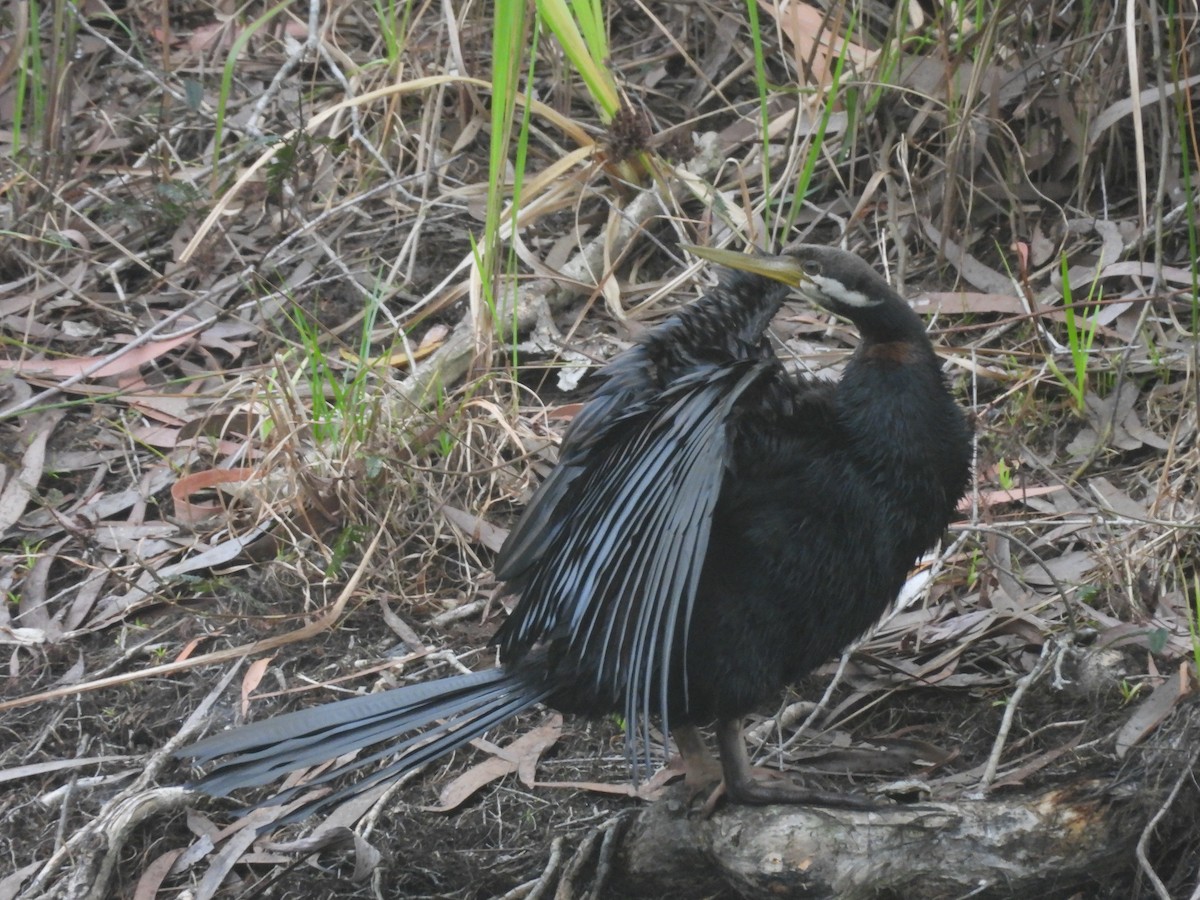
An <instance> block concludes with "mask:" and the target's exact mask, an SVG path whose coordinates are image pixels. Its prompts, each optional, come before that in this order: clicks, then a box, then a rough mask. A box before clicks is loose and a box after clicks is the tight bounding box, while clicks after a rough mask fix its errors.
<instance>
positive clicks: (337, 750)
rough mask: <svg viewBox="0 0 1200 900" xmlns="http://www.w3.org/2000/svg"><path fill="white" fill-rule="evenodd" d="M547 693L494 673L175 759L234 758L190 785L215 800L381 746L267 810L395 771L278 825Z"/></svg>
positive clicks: (287, 720)
mask: <svg viewBox="0 0 1200 900" xmlns="http://www.w3.org/2000/svg"><path fill="white" fill-rule="evenodd" d="M549 693H550V691H549V690H548V689H546V688H545V687H543V686H541V685H538V684H534V683H531V682H530V681H529V680H528V679H522V678H520V677H518V676H517V675H515V674H513V673H512V672H509V671H506V670H505V669H504V668H503V667H501V668H496V669H490V670H488V671H486V672H475V673H472V674H469V675H458V676H455V677H452V678H443V679H439V680H437V681H430V682H425V683H423V684H415V685H411V686H409V687H402V688H397V689H395V690H391V691H385V692H383V693H380V694H369V695H367V696H365V697H352V698H351V699H349V700H338V701H336V702H334V703H327V704H325V705H324V706H317V707H313V708H312V709H302V710H298V711H296V712H291V713H287V714H285V715H282V716H276V717H273V718H270V719H264V720H263V721H261V722H254V723H252V724H250V725H245V726H243V727H241V728H235V729H232V730H230V731H225V732H221V733H220V734H214V735H210V736H209V737H207V738H204V739H203V740H201V741H198V742H196V743H195V744H192V745H191V746H189V747H185V748H184V749H182V750H180V751H178V752H177V753H176V755H177V756H181V757H188V758H191V759H194V760H195V761H196V762H197V763H205V762H208V761H209V760H212V759H216V758H217V757H219V756H227V755H229V754H234V755H233V756H232V758H231V759H228V760H226V761H225V762H222V763H220V764H219V765H218V766H217V767H216V768H215V769H213V771H212V772H210V773H208V774H207V775H205V776H204V777H203V778H201V779H200V780H199V781H198V782H196V783H194V784H193V785H191V786H192V787H195V788H197V789H199V790H201V791H204V792H205V793H206V794H211V795H212V796H215V797H222V796H224V795H226V794H228V793H229V792H230V791H234V790H237V789H238V788H244V787H253V786H255V785H260V784H266V783H267V782H270V781H273V780H275V779H276V778H278V777H279V776H280V775H282V774H283V773H285V772H289V771H291V770H293V769H298V768H301V767H303V766H311V765H315V764H316V763H320V762H324V761H326V760H330V759H334V758H335V757H338V756H341V755H342V754H344V753H349V752H351V751H353V750H358V749H362V748H366V747H373V746H374V745H376V744H380V743H383V742H385V741H386V742H388V744H387V746H385V747H383V748H381V749H379V750H376V751H374V752H371V753H369V754H367V755H366V756H364V757H363V758H361V759H356V760H355V761H354V762H353V763H351V764H350V765H348V766H343V767H341V768H338V769H336V770H333V771H331V772H328V773H326V774H324V775H322V776H321V777H319V778H316V779H313V780H311V781H308V782H305V783H304V784H301V785H297V786H296V787H293V788H289V789H288V790H286V791H282V792H280V793H279V794H277V795H275V796H274V797H272V798H271V799H270V801H269V802H270V804H271V805H272V806H274V805H277V804H283V803H287V802H289V801H290V800H291V799H292V798H294V797H295V796H296V795H297V794H298V793H300V792H301V791H308V790H311V789H312V788H314V787H317V786H319V785H322V784H326V783H327V782H329V781H332V780H333V779H335V778H336V779H341V778H342V777H343V776H344V775H345V774H346V773H348V772H352V771H355V770H357V769H361V768H363V767H365V766H369V765H371V764H373V763H375V762H377V761H379V760H381V759H384V758H386V757H388V756H392V755H396V754H399V758H398V759H396V760H395V761H394V762H392V763H390V764H388V765H386V766H384V767H383V768H382V769H379V770H378V771H375V772H372V773H371V774H370V775H368V776H367V777H366V778H363V779H361V780H359V781H356V782H354V783H352V784H347V785H344V786H342V787H339V788H337V789H336V790H334V791H332V792H331V793H329V794H327V795H325V796H322V797H320V798H317V799H316V800H313V801H311V802H309V803H306V804H304V805H303V806H301V807H300V808H298V809H296V810H294V811H293V812H292V813H290V814H289V815H288V817H287V818H286V819H284V820H280V821H279V822H277V823H276V824H283V822H285V821H297V820H299V819H302V818H304V817H305V816H308V815H310V814H311V813H314V812H316V811H317V810H319V809H322V808H325V807H327V806H330V805H332V804H334V803H338V802H340V801H342V800H345V799H348V798H350V797H354V796H357V795H358V794H360V793H362V792H363V791H365V790H367V789H368V788H371V787H373V786H374V785H376V784H379V783H380V782H383V781H389V780H393V779H396V778H399V777H400V776H401V775H403V774H404V773H405V772H408V771H410V770H412V769H415V768H416V767H417V766H420V765H423V764H424V763H427V762H430V761H432V760H435V759H437V758H439V757H441V756H444V755H445V754H447V753H450V752H451V751H453V750H455V749H457V748H459V747H461V746H462V745H463V744H465V743H467V742H468V741H471V740H474V739H475V738H477V737H479V736H480V735H482V734H483V733H484V732H486V731H488V730H489V729H491V728H493V727H495V726H496V725H499V724H500V723H502V722H504V721H505V720H506V719H509V718H511V717H513V716H515V715H517V714H518V713H520V712H522V711H523V710H526V709H528V708H529V707H531V706H533V705H535V704H536V703H538V702H540V701H541V700H543V699H545V697H546V696H547V695H548V694H549ZM398 738H402V740H401V741H400V742H399V743H392V742H393V741H395V740H396V739H398ZM260 805H261V804H260Z"/></svg>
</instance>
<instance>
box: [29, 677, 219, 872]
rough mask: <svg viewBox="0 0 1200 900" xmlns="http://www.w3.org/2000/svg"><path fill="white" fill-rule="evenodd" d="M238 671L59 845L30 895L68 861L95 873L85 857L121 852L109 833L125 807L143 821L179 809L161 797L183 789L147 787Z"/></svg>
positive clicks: (173, 799)
mask: <svg viewBox="0 0 1200 900" xmlns="http://www.w3.org/2000/svg"><path fill="white" fill-rule="evenodd" d="M237 671H238V668H237V666H233V667H231V668H230V669H229V671H228V672H226V673H225V674H224V675H222V676H221V680H220V681H219V682H217V686H216V687H215V688H213V689H212V690H211V691H210V692H209V694H208V696H207V697H205V698H204V700H203V701H202V702H201V703H200V705H199V706H198V707H197V708H196V710H195V711H194V712H193V713H192V714H191V715H190V716H188V718H187V721H185V722H184V723H183V725H182V726H181V727H180V729H179V730H178V731H177V732H176V733H175V736H174V737H173V738H171V740H169V741H168V742H167V743H166V744H165V745H164V746H163V747H162V748H160V749H159V751H158V752H156V753H155V754H154V757H153V758H152V759H151V760H150V761H149V762H148V763H147V764H146V766H145V768H144V771H143V772H142V774H141V775H139V776H138V778H137V780H136V781H134V782H133V784H131V785H130V786H129V787H128V788H126V789H125V790H123V791H121V793H120V794H118V795H117V796H116V797H114V798H113V799H111V800H109V801H108V802H107V803H105V804H104V806H103V807H102V808H101V810H100V812H99V813H98V814H97V815H95V816H94V817H93V818H92V820H91V822H90V823H89V824H88V825H87V826H85V827H83V828H80V829H77V830H76V831H75V833H74V834H72V835H71V836H70V837H69V838H66V839H65V840H63V841H60V842H59V846H58V849H57V850H56V851H55V852H54V853H53V854H52V855H51V856H50V858H49V859H48V860H46V862H45V863H44V864H43V865H42V867H41V869H40V870H39V871H38V873H37V875H36V876H35V877H34V879H33V880H32V881H31V882H30V883H29V885H28V887H27V888H26V890H27V891H35V890H37V891H41V890H46V889H47V888H48V887H49V882H50V880H51V879H52V878H53V877H54V876H55V874H56V873H57V872H58V870H59V869H60V868H61V867H62V865H63V863H64V862H66V861H67V860H68V859H69V860H72V861H73V868H75V869H80V868H86V869H87V870H88V871H92V870H93V868H94V867H93V866H91V865H87V866H85V865H84V864H83V862H81V861H82V860H83V859H84V858H85V857H87V858H89V859H90V858H92V857H94V856H95V854H96V853H97V852H98V850H99V848H100V847H102V846H104V847H106V848H107V850H106V852H107V853H108V854H110V855H111V854H112V853H113V852H114V850H115V849H119V848H117V847H116V846H115V841H114V838H113V836H112V832H110V831H108V830H107V829H108V825H109V824H110V823H111V822H113V821H115V820H116V819H117V817H118V813H119V811H120V810H121V809H124V808H126V807H125V804H131V806H130V807H129V808H135V809H141V810H142V813H141V816H142V818H145V816H147V815H149V814H150V813H152V812H154V811H155V810H156V809H157V803H158V802H159V801H161V802H162V804H163V808H164V810H165V809H170V808H172V807H174V806H175V805H177V802H178V798H177V797H176V795H175V794H174V793H161V791H168V792H170V791H182V790H183V788H178V787H173V788H161V789H155V790H151V791H148V792H147V785H148V784H149V782H151V781H153V780H154V779H155V778H157V777H158V773H159V771H160V770H161V769H162V767H163V765H164V764H165V762H166V760H168V759H169V758H170V756H171V752H172V751H173V750H174V748H175V747H177V746H179V745H180V744H181V743H183V742H184V741H185V740H187V739H188V738H189V737H190V736H191V734H192V732H194V731H195V730H196V729H197V728H199V727H200V725H201V724H202V723H203V722H204V721H205V719H206V718H207V717H208V711H209V709H211V708H212V705H213V704H214V703H215V702H216V701H217V698H218V697H220V696H221V695H222V694H223V693H224V692H225V688H227V687H228V686H229V682H230V681H232V680H233V676H234V675H235V674H236V673H237ZM143 795H145V796H148V797H149V798H151V800H150V802H149V803H148V804H147V803H146V802H144V798H143ZM69 809H70V800H69V798H64V799H63V804H62V814H63V816H64V817H66V816H67V815H68V811H69ZM98 834H105V835H107V838H106V841H97V839H96V838H97V835H98ZM101 868H103V865H101ZM110 874H111V873H110ZM102 877H103V876H102V875H97V876H96V877H95V878H94V879H93V881H92V888H93V889H94V888H95V887H96V886H97V885H98V884H99V882H100V881H101V879H102ZM104 883H105V884H106V883H107V878H104Z"/></svg>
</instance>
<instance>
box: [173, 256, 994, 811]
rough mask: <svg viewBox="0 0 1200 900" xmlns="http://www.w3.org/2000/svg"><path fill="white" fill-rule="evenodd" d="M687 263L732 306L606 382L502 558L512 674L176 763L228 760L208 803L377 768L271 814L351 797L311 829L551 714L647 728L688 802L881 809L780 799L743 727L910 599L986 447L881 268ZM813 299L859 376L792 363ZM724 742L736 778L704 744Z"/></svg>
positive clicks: (386, 696) (672, 332) (506, 650)
mask: <svg viewBox="0 0 1200 900" xmlns="http://www.w3.org/2000/svg"><path fill="white" fill-rule="evenodd" d="M685 247H686V249H688V250H689V251H690V252H692V253H693V254H695V255H697V256H699V257H701V258H703V259H706V260H708V261H710V262H714V263H717V264H718V266H719V267H721V268H720V269H719V272H720V274H719V278H718V281H717V285H716V286H715V287H714V288H712V289H710V290H708V291H707V292H706V293H705V294H704V295H703V296H702V297H701V298H700V299H698V300H696V301H694V302H692V303H690V304H687V305H684V306H682V307H680V308H679V310H678V311H676V312H675V313H674V314H672V315H671V316H670V317H668V318H666V319H664V320H663V321H662V322H660V323H658V324H657V325H655V326H653V327H650V328H648V329H646V331H645V332H644V333H643V334H642V335H641V336H640V337H639V338H638V339H637V340H636V342H635V343H634V344H633V346H631V347H630V348H628V349H627V350H625V351H623V352H622V353H620V354H618V355H617V356H615V357H614V358H613V359H612V360H610V361H609V362H608V363H607V364H606V365H605V366H604V367H602V369H601V370H600V372H599V376H598V386H597V387H596V388H595V389H594V391H593V392H592V394H591V396H590V398H589V399H588V400H587V401H586V402H585V403H584V404H583V405H582V406H581V408H580V409H579V411H578V413H577V414H576V416H575V417H574V419H573V420H572V421H571V423H570V425H569V426H568V428H567V430H566V433H565V435H564V437H563V440H562V444H561V447H560V452H559V459H558V462H557V464H556V466H555V467H554V468H553V469H552V470H551V471H550V473H549V475H548V476H547V477H546V478H545V480H544V481H543V482H542V484H541V485H540V487H539V488H538V490H537V491H536V492H535V494H534V496H533V497H532V499H531V500H530V502H529V503H528V505H527V506H526V508H525V510H524V512H523V514H522V515H521V517H520V518H519V520H518V521H517V523H516V525H515V526H514V527H513V528H512V530H511V531H510V533H509V534H508V536H507V538H506V540H505V541H504V543H503V545H502V547H501V549H500V551H499V553H498V556H497V560H496V565H495V570H494V571H495V575H496V577H497V580H498V582H500V583H501V584H502V585H503V586H504V590H505V592H506V593H508V594H511V595H515V596H517V597H518V598H519V599H518V600H517V603H516V605H515V607H514V608H513V610H512V612H511V613H510V615H509V616H508V617H507V619H506V620H505V621H504V622H503V623H502V624H501V625H500V626H499V628H498V630H497V632H496V634H495V636H494V637H493V643H494V644H495V646H496V647H497V649H498V656H499V662H498V664H497V665H496V666H494V667H492V668H489V669H485V670H482V671H478V672H473V673H470V674H463V675H456V676H451V677H447V678H442V679H438V680H433V681H428V682H423V683H418V684H413V685H407V686H403V687H399V688H394V689H391V690H387V691H383V692H379V693H373V694H368V695H363V696H358V697H353V698H350V699H344V700H338V701H335V702H332V703H328V704H325V705H321V706H316V707H312V708H307V709H302V710H298V711H294V712H289V713H285V714H282V715H278V716H275V717H272V718H267V719H264V720H261V721H258V722H253V723H250V724H247V725H242V726H240V727H237V728H234V729H231V730H228V731H223V732H218V733H215V734H213V735H210V736H208V737H205V738H203V739H201V740H200V741H198V742H197V743H194V744H192V745H191V746H190V747H187V748H184V749H183V750H180V751H178V752H177V755H179V756H181V757H185V758H189V759H191V760H192V761H193V762H194V763H195V764H206V763H208V762H210V761H212V760H215V759H218V758H222V757H224V759H222V760H221V762H219V764H218V765H217V766H216V768H214V769H213V770H212V771H210V772H209V773H208V774H206V775H204V776H203V777H202V778H201V779H200V780H199V781H198V782H195V784H194V786H195V787H197V788H199V789H200V790H202V791H204V792H206V793H208V794H211V795H214V796H224V795H227V794H229V793H230V792H232V791H234V790H237V789H241V788H246V787H251V786H258V785H263V784H267V783H269V782H272V781H275V780H276V779H277V778H279V777H280V776H282V775H283V774H284V773H286V772H289V771H292V770H295V769H298V768H301V767H305V766H310V765H314V764H316V763H320V762H324V761H326V760H330V759H333V758H335V757H338V756H342V755H343V754H347V753H349V752H351V751H364V752H363V753H362V754H361V755H360V756H358V757H357V758H355V759H354V761H353V762H352V763H350V764H349V765H348V766H344V767H342V768H341V769H339V770H337V771H332V772H328V773H325V774H321V775H319V776H317V777H316V778H314V779H312V780H309V781H306V782H303V783H301V784H298V785H296V786H294V787H291V788H289V789H286V790H284V791H282V792H280V793H278V794H276V795H275V796H274V797H272V798H270V799H269V801H267V802H269V803H270V804H272V805H274V804H282V803H287V802H290V801H291V800H293V799H294V798H296V797H297V796H298V795H299V794H300V793H301V792H302V791H304V792H309V791H312V789H313V788H315V787H323V786H324V785H325V784H327V783H329V782H331V781H333V780H334V779H338V783H337V784H336V785H334V786H333V787H332V788H330V789H327V790H326V791H325V792H324V793H322V792H315V793H312V794H309V793H306V794H305V796H306V797H308V798H310V799H307V800H305V801H304V802H301V803H299V804H298V805H297V808H296V809H295V810H294V811H293V812H291V813H290V814H289V815H288V816H286V817H284V818H281V819H280V820H279V821H278V822H277V823H276V824H282V823H283V822H291V821H297V820H299V819H301V818H303V817H304V816H307V815H309V814H311V813H313V812H316V811H318V810H320V809H323V808H326V807H328V806H330V805H332V804H335V803H338V802H340V801H342V800H344V799H347V798H348V797H352V796H356V795H358V794H359V793H361V792H363V791H365V790H367V789H369V788H370V787H372V786H374V785H376V784H379V783H381V782H386V781H390V780H394V779H396V778H399V777H400V776H401V775H402V774H404V773H406V772H408V771H410V770H412V769H414V768H416V767H417V766H420V765H422V764H424V763H426V762H429V761H432V760H435V759H437V758H440V757H442V756H444V755H446V754H448V753H450V752H451V751H453V750H454V749H456V748H458V747H461V746H463V745H464V744H466V743H467V742H469V741H471V740H473V739H475V738H478V737H479V736H481V735H482V734H484V733H485V732H486V731H488V730H489V729H491V728H493V727H495V726H496V725H498V724H500V723H502V722H503V721H505V720H506V719H509V718H511V717H513V716H515V715H516V714H518V713H520V712H522V711H524V710H527V709H529V708H531V707H534V706H536V705H537V704H545V705H547V706H549V707H552V708H555V709H557V710H560V711H562V712H564V713H574V714H582V715H585V716H591V717H600V716H608V715H614V714H615V715H617V716H619V717H622V718H623V720H624V723H625V728H626V741H627V747H628V748H629V756H630V760H631V765H632V766H633V769H634V774H635V777H636V776H637V773H638V771H639V769H640V768H642V766H643V765H645V764H647V763H648V762H649V755H648V754H649V749H648V748H649V746H650V743H651V742H650V736H651V732H650V729H651V727H652V723H653V721H654V720H655V719H656V718H657V719H658V720H659V722H660V723H661V728H662V731H663V733H664V734H666V733H670V734H671V735H672V737H673V738H674V740H675V744H676V746H677V748H678V750H679V752H680V755H681V757H682V759H683V762H684V764H685V767H686V770H687V777H688V781H689V783H694V784H700V783H703V782H704V781H705V780H706V779H710V778H713V779H715V778H716V777H717V776H719V779H720V782H721V784H722V788H720V789H719V790H723V794H724V796H725V797H727V798H728V800H729V801H731V802H734V803H745V804H768V803H807V804H814V805H824V806H847V807H851V808H854V807H858V806H870V803H869V801H866V800H864V799H862V798H859V797H858V796H857V795H854V794H850V793H841V792H835V791H817V790H812V789H810V788H808V787H807V786H805V785H804V784H801V783H799V782H796V781H792V780H790V779H786V778H780V777H774V778H772V777H763V773H761V772H759V771H758V770H755V769H754V768H752V767H751V765H750V760H749V757H748V754H747V752H746V748H745V744H744V740H743V735H742V723H743V721H744V718H745V717H746V716H747V714H749V713H750V712H752V711H753V710H754V709H755V708H756V707H758V706H760V705H761V704H762V703H763V702H764V701H766V700H768V699H770V698H772V697H774V696H778V694H779V693H780V692H781V691H782V690H783V689H784V688H786V687H787V686H788V685H790V684H792V683H794V682H796V681H797V680H799V679H800V678H802V677H803V676H805V675H807V674H808V673H810V672H811V671H813V670H814V669H815V668H816V667H817V666H819V665H820V664H821V663H823V662H825V661H826V660H827V659H829V658H830V657H832V656H835V655H836V654H838V653H839V652H841V651H842V650H843V649H844V648H845V647H846V646H847V645H848V644H849V643H850V642H852V641H853V640H854V639H855V638H856V637H858V636H859V635H861V634H862V633H863V632H864V631H865V630H866V629H867V628H869V627H870V626H871V625H872V624H873V623H874V622H876V621H877V620H878V619H879V618H880V616H881V615H882V614H883V613H884V612H885V611H886V609H887V607H888V605H889V604H890V603H891V602H892V601H893V600H895V598H896V597H897V595H898V593H899V591H900V589H901V587H902V586H903V584H904V582H905V580H906V578H907V576H908V573H909V572H910V570H911V568H912V566H913V565H914V563H915V562H916V561H917V560H918V559H919V558H920V557H921V555H922V554H924V553H925V552H927V551H928V550H930V549H931V548H933V547H935V546H936V545H937V543H938V541H939V540H940V539H941V537H942V535H943V534H944V532H945V530H946V528H947V526H948V524H949V523H950V521H951V520H952V518H953V516H954V512H955V509H956V506H957V504H958V501H959V499H960V498H961V497H962V496H963V494H964V493H965V491H966V489H967V487H968V483H969V481H970V477H971V434H970V429H969V427H968V423H967V420H966V417H965V414H964V412H963V410H962V409H961V407H960V406H959V405H958V404H957V403H956V401H955V400H954V397H953V395H952V393H951V391H950V388H949V385H948V382H947V379H946V376H945V374H944V372H943V369H942V365H941V362H940V360H939V358H938V356H937V353H936V352H935V350H934V347H933V344H932V343H931V341H930V339H929V337H928V335H927V334H926V330H925V327H924V324H923V322H922V320H921V318H920V317H919V316H918V315H917V314H916V313H915V312H914V311H913V310H912V308H911V307H910V306H909V305H908V303H907V302H906V301H905V300H904V299H903V298H902V297H901V296H900V295H899V294H898V293H897V292H896V291H895V290H893V288H892V287H891V286H890V285H889V283H888V282H887V280H886V279H884V278H883V277H882V276H881V275H880V274H879V273H878V272H877V271H876V270H875V269H874V268H873V267H872V266H871V265H869V264H868V263H867V262H865V261H864V260H863V259H862V258H860V257H859V256H858V255H856V254H854V253H852V252H849V251H846V250H842V249H839V248H835V247H830V246H825V245H817V244H808V243H797V244H792V245H790V246H788V247H786V248H784V249H783V250H782V251H781V252H779V253H777V254H765V253H750V254H748V253H741V252H737V251H733V250H727V249H716V248H706V247H694V246H691V245H685ZM793 294H799V295H800V297H801V298H802V299H805V300H808V301H810V302H812V303H815V304H816V305H818V306H819V307H821V308H823V309H825V310H827V311H828V312H830V313H833V314H835V315H837V316H839V317H842V318H845V319H847V320H849V321H850V323H851V324H852V325H853V326H855V328H856V329H857V331H858V334H859V343H858V345H857V348H856V349H855V351H854V352H853V354H852V355H851V357H850V358H849V360H848V362H847V363H846V365H845V367H844V369H843V372H842V374H841V377H840V379H838V380H836V381H828V380H819V379H812V378H808V377H804V376H800V375H796V374H793V373H791V372H789V371H788V370H787V368H786V367H785V366H784V364H783V363H782V361H781V360H780V359H779V358H778V357H777V356H776V354H775V352H774V351H773V349H772V347H771V344H770V341H769V338H768V335H767V332H768V328H769V325H770V323H771V321H772V319H773V318H774V317H775V315H776V314H777V313H778V312H779V311H780V309H781V307H782V305H783V303H784V302H785V300H787V299H788V298H789V297H790V296H792V295H793ZM713 723H715V731H716V741H717V746H718V750H719V758H720V761H719V764H718V762H717V761H716V760H715V759H714V758H713V756H712V755H711V753H710V752H709V751H708V749H707V746H706V744H705V741H704V738H703V736H702V734H701V732H700V731H699V729H700V728H702V727H705V726H708V725H710V724H713ZM376 764H381V765H379V766H378V767H375V766H376ZM370 767H375V768H373V769H372V770H371V771H370V772H369V773H368V774H366V775H365V776H364V777H362V778H360V779H359V780H357V781H352V782H350V783H346V782H345V780H344V775H345V773H346V772H347V771H348V770H355V769H366V768H370ZM714 796H715V794H714ZM260 805H264V804H260Z"/></svg>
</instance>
